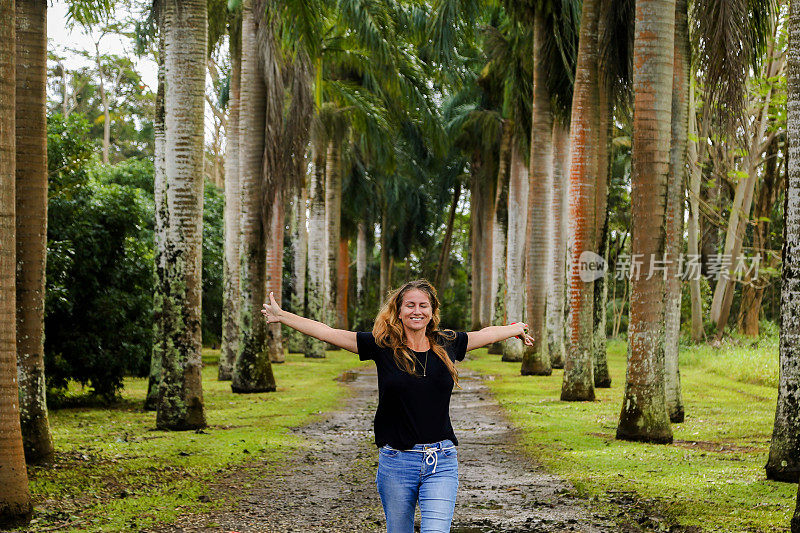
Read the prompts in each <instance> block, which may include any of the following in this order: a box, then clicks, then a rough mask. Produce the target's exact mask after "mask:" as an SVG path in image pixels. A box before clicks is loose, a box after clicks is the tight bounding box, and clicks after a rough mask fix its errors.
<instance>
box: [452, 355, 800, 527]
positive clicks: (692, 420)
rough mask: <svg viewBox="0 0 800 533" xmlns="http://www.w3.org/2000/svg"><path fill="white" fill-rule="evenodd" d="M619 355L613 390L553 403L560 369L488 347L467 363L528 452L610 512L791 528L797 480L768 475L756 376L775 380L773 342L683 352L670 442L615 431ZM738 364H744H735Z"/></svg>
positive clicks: (765, 394) (765, 405)
mask: <svg viewBox="0 0 800 533" xmlns="http://www.w3.org/2000/svg"><path fill="white" fill-rule="evenodd" d="M753 352H755V353H753ZM625 356H626V345H625V343H624V342H621V341H611V342H609V346H608V359H609V367H610V372H611V376H612V380H613V383H612V387H611V388H610V389H597V401H594V402H586V403H569V402H562V401H560V400H559V395H560V391H561V381H562V378H563V371H561V370H555V371H554V372H553V375H552V376H546V377H541V376H539V377H531V376H527V377H523V376H520V375H519V364H518V363H517V364H514V363H503V362H501V361H500V356H497V355H489V354H487V353H486V350H485V349H482V350H476V351H474V352H472V355H471V358H470V359H469V360H468V361H466V363H465V364H466V366H468V367H469V368H471V369H473V370H475V371H477V372H479V373H481V374H484V375H491V376H493V379H489V380H487V384H488V386H489V387H490V389H491V390H492V392H493V393H494V395H495V397H496V398H497V400H498V401H499V402H500V405H501V406H502V407H503V409H504V410H505V412H506V413H507V415H508V417H509V419H510V421H511V422H512V423H513V424H514V425H515V426H516V427H518V428H520V429H521V430H522V439H523V445H524V446H525V448H526V450H527V451H528V452H529V453H530V454H531V455H532V456H534V457H536V458H537V459H538V460H539V461H541V462H542V463H543V464H544V465H545V466H546V467H547V468H548V469H549V470H551V471H553V472H555V473H558V474H561V475H563V476H564V477H565V478H567V479H568V480H569V481H570V482H571V483H572V484H573V485H574V486H575V487H576V489H577V490H578V491H579V492H580V493H582V494H583V495H585V496H587V497H591V498H593V499H594V500H595V501H596V502H597V503H598V504H600V505H601V506H603V507H606V509H607V510H614V511H616V512H619V513H624V512H625V510H624V509H621V508H620V505H624V504H625V503H626V502H630V501H635V502H636V504H637V505H639V506H645V507H648V508H651V509H654V510H655V511H656V512H657V514H659V515H661V516H663V517H664V518H665V519H666V520H667V521H668V522H670V523H672V524H679V525H682V526H699V527H702V529H703V530H704V531H726V532H728V531H788V530H789V521H790V519H791V514H792V512H793V510H794V504H795V498H796V495H797V485H794V484H788V483H776V482H771V481H767V480H766V478H765V475H764V464H765V463H766V458H767V453H768V450H769V439H770V435H771V434H772V425H773V420H774V416H775V402H776V398H777V389H776V388H775V387H773V386H766V385H764V384H763V383H762V384H759V383H753V381H756V382H757V381H759V379H760V378H759V379H754V377H758V376H762V377H764V379H763V380H762V381H764V382H766V383H769V382H771V380H772V379H773V378H772V377H770V376H771V371H770V370H769V369H770V368H772V365H771V364H770V363H769V360H770V359H771V358H777V348H776V345H774V343H765V344H764V345H762V346H755V347H750V348H742V347H741V346H727V345H723V347H721V348H720V349H718V350H713V349H711V348H698V349H688V350H682V353H681V380H682V387H683V400H684V406H685V410H686V421H685V422H684V423H682V424H674V425H673V426H672V427H673V432H674V436H675V442H674V444H672V445H669V446H665V445H652V444H641V443H630V442H623V441H618V440H616V439H615V438H614V435H615V431H616V426H617V421H618V419H619V414H620V410H621V408H622V397H623V393H624V384H625ZM743 361H744V362H747V368H746V369H743V370H741V371H739V370H740V367H741V366H744V363H742V362H743ZM774 366H775V368H777V365H774ZM726 368H727V371H725V369H726ZM765 368H766V369H767V370H758V369H765ZM728 376H732V377H728Z"/></svg>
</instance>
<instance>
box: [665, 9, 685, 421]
mask: <svg viewBox="0 0 800 533" xmlns="http://www.w3.org/2000/svg"><path fill="white" fill-rule="evenodd" d="M687 10H688V5H687V1H686V0H676V1H675V52H674V54H675V56H674V57H675V65H674V67H675V68H674V70H673V76H672V144H671V146H670V151H669V175H668V178H667V179H668V184H667V226H666V230H667V235H666V238H667V242H666V249H667V260H668V261H669V268H668V271H667V299H666V304H665V305H666V310H665V315H666V320H665V324H666V332H665V339H664V386H665V392H666V400H667V414H668V415H669V419H670V421H671V422H674V423H680V422H683V418H684V411H683V398H682V395H681V373H680V369H679V368H678V345H679V342H680V333H681V278H680V272H679V269H678V262H679V260H680V257H681V254H682V253H683V184H684V182H685V180H684V178H685V174H686V142H687V135H688V128H689V124H688V119H689V115H688V114H689V99H688V96H689V94H688V93H689V75H690V74H689V53H690V48H689V22H688V11H687Z"/></svg>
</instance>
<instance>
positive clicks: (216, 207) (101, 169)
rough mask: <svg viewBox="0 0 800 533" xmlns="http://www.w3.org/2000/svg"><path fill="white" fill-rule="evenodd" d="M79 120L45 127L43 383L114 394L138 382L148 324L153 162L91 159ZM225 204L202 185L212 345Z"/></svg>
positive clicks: (148, 341)
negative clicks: (125, 382)
mask: <svg viewBox="0 0 800 533" xmlns="http://www.w3.org/2000/svg"><path fill="white" fill-rule="evenodd" d="M89 131H90V125H89V123H88V121H87V120H86V118H85V117H84V116H83V115H81V114H75V113H73V114H71V115H70V116H69V117H68V119H67V120H66V121H64V120H63V119H62V117H61V115H60V114H54V115H51V117H50V119H49V123H48V156H49V172H50V183H49V196H50V198H49V212H48V259H47V302H46V317H45V331H46V339H45V357H46V367H47V379H48V385H49V386H50V387H52V388H64V387H66V386H67V384H68V382H69V381H70V380H74V381H76V382H78V383H80V384H82V385H88V386H90V387H91V390H92V391H93V392H94V393H96V394H98V395H100V396H103V397H105V398H107V399H108V398H111V397H113V396H114V395H115V394H116V392H117V391H118V390H119V389H120V387H121V386H122V379H123V377H124V376H125V375H129V374H133V375H138V376H142V375H146V373H147V371H148V369H149V365H150V352H151V346H152V333H153V329H152V324H153V318H152V313H153V246H154V243H153V227H154V222H153V221H154V219H153V164H152V162H151V161H150V160H148V159H135V158H132V159H128V160H125V161H122V162H120V163H117V164H115V165H108V166H103V165H100V164H98V163H97V162H96V160H95V157H94V154H95V152H96V144H95V141H93V140H92V138H91V136H90V135H89ZM222 204H223V199H222V197H221V195H220V193H219V191H218V190H217V189H216V188H215V187H214V186H212V185H208V186H207V187H206V195H205V213H204V219H205V220H204V221H205V224H204V227H205V229H204V235H203V237H204V239H203V240H204V242H203V333H204V338H205V339H206V341H207V342H209V343H214V342H219V341H218V339H219V333H218V332H219V329H220V327H221V321H220V313H221V306H222V297H221V285H222V210H223V205H222Z"/></svg>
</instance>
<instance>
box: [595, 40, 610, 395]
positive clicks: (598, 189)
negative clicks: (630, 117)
mask: <svg viewBox="0 0 800 533" xmlns="http://www.w3.org/2000/svg"><path fill="white" fill-rule="evenodd" d="M599 33H600V34H601V35H602V34H603V28H600V30H599ZM602 66H603V65H602V63H600V62H599V61H598V69H602ZM597 86H598V91H597V96H598V108H599V114H598V121H597V122H598V128H597V146H598V152H597V185H596V186H595V198H594V212H595V222H594V226H595V244H594V251H595V252H597V254H598V255H602V256H603V260H604V264H606V265H608V252H609V243H608V216H607V215H608V213H607V211H608V172H609V168H608V167H609V153H610V142H609V139H610V138H611V125H612V120H613V116H612V107H611V93H610V89H609V87H608V85H607V84H606V82H605V79H604V77H603V74H602V70H598V73H597ZM608 275H609V274H608V272H604V275H602V276H600V277H599V278H597V279H596V280H595V281H594V295H593V296H594V305H593V307H594V309H593V310H592V314H593V317H592V322H593V327H594V331H593V334H592V365H593V372H594V386H595V387H598V388H609V387H611V375H610V374H609V373H608V355H607V353H606V351H607V350H606V345H607V342H606V303H607V302H608Z"/></svg>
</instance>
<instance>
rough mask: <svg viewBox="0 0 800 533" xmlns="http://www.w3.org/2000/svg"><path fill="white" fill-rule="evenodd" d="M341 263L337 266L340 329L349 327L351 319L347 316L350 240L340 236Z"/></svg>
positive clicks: (337, 303)
mask: <svg viewBox="0 0 800 533" xmlns="http://www.w3.org/2000/svg"><path fill="white" fill-rule="evenodd" d="M338 248H339V254H338V260H339V264H338V265H337V266H336V272H337V275H336V287H337V289H336V315H337V317H338V319H339V325H340V329H348V328H349V327H350V321H349V320H348V317H347V295H348V293H349V291H350V241H349V240H348V239H347V238H345V237H339V243H338Z"/></svg>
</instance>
